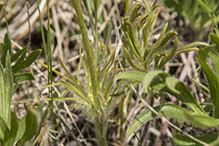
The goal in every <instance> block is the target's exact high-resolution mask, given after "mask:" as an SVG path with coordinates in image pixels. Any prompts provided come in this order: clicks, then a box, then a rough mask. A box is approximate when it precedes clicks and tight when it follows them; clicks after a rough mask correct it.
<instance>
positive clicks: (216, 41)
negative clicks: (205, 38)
mask: <svg viewBox="0 0 219 146" xmlns="http://www.w3.org/2000/svg"><path fill="white" fill-rule="evenodd" d="M210 38H211V41H212V43H214V44H215V45H216V48H217V52H219V37H218V36H217V35H216V34H214V33H210Z"/></svg>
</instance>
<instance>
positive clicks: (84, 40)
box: [72, 0, 99, 106]
mask: <svg viewBox="0 0 219 146" xmlns="http://www.w3.org/2000/svg"><path fill="white" fill-rule="evenodd" d="M72 2H73V5H74V8H75V11H76V13H77V18H78V23H79V26H80V30H81V34H82V43H83V46H84V49H85V52H86V54H87V62H88V68H89V71H90V75H91V84H92V89H93V96H94V100H95V101H94V102H95V105H97V106H98V105H99V99H98V97H97V76H96V71H95V65H94V60H95V58H94V56H93V53H92V48H91V45H90V42H89V39H88V36H87V30H86V26H85V22H84V18H83V15H82V9H81V5H80V1H79V0H73V1H72Z"/></svg>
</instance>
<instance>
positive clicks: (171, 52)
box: [158, 37, 179, 69]
mask: <svg viewBox="0 0 219 146" xmlns="http://www.w3.org/2000/svg"><path fill="white" fill-rule="evenodd" d="M178 44H179V40H178V38H177V37H175V42H174V45H173V49H172V50H171V51H170V52H169V53H168V55H167V56H166V57H165V58H164V59H163V60H162V61H161V63H160V64H159V66H158V69H162V68H163V66H164V65H165V64H166V63H167V61H169V60H170V59H171V58H172V57H173V56H174V55H175V52H176V49H177V47H178Z"/></svg>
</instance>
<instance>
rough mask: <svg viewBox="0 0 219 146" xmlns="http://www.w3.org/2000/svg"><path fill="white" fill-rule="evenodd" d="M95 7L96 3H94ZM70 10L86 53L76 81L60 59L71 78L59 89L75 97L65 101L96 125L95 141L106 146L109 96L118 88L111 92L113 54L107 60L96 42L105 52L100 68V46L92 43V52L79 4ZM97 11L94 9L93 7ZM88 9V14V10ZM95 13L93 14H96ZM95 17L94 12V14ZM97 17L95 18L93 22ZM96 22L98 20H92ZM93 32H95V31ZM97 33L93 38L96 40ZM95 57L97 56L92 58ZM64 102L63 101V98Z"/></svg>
mask: <svg viewBox="0 0 219 146" xmlns="http://www.w3.org/2000/svg"><path fill="white" fill-rule="evenodd" d="M95 5H97V2H95ZM73 6H74V8H75V11H76V13H77V18H78V23H79V26H80V31H81V34H82V44H83V47H84V50H85V53H84V56H82V50H81V48H80V50H79V54H80V61H79V64H78V72H77V78H76V79H75V78H74V77H73V76H72V75H71V74H70V73H69V72H68V70H67V69H66V68H65V66H64V64H63V63H62V61H61V60H60V58H59V62H60V64H61V66H62V68H63V69H64V70H65V71H66V73H67V74H68V75H69V77H70V78H68V77H65V78H66V79H67V80H68V81H69V82H66V81H63V80H61V83H60V84H62V85H65V86H66V87H67V88H68V90H70V91H71V92H73V93H74V97H72V98H68V100H74V101H75V104H74V108H75V109H76V110H79V111H81V112H82V113H83V114H84V115H85V116H86V118H87V119H88V120H89V121H90V122H92V123H95V127H96V135H97V138H98V144H99V145H100V146H106V145H107V142H106V134H107V128H108V119H109V115H110V112H111V111H112V110H113V109H114V107H115V106H114V104H115V101H116V100H118V99H119V98H118V97H115V96H112V94H116V93H117V92H119V91H120V90H122V89H120V88H116V89H115V90H114V89H113V86H112V85H113V83H114V79H115V75H116V73H117V67H116V64H114V62H115V50H114V51H113V53H112V54H111V57H110V58H109V59H108V53H107V48H106V46H105V44H104V43H103V42H102V41H101V40H99V42H100V47H102V49H103V52H104V57H103V58H104V59H103V60H104V63H105V64H104V66H103V67H101V66H100V65H99V57H98V56H99V46H98V44H97V42H96V43H95V47H97V48H98V49H95V52H93V51H92V50H93V48H92V45H91V44H90V42H89V39H88V35H87V33H86V27H85V23H84V18H83V16H82V10H81V6H80V1H79V0H74V1H73ZM95 7H97V6H95ZM87 9H88V10H89V8H88V6H87ZM95 11H96V10H95ZM95 13H96V12H95ZM96 17H97V15H96V14H95V18H96ZM95 20H96V21H97V18H96V19H95ZM95 30H96V29H95ZM96 33H97V31H95V34H94V35H93V36H94V37H95V39H96V40H97V34H96ZM94 54H96V55H94ZM82 65H83V69H84V71H85V80H86V83H85V84H86V85H82V83H81V80H80V74H79V71H80V70H81V68H82ZM63 100H66V99H64V98H63Z"/></svg>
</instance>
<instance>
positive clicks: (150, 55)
mask: <svg viewBox="0 0 219 146" xmlns="http://www.w3.org/2000/svg"><path fill="white" fill-rule="evenodd" d="M158 13H159V5H158V4H157V1H155V2H154V3H153V5H152V6H151V7H150V6H149V4H148V2H147V1H146V0H144V1H143V3H140V2H136V3H135V4H134V5H133V6H132V7H131V8H130V11H129V12H128V15H127V16H126V17H125V18H122V22H121V23H122V29H123V31H124V34H125V37H124V39H123V40H124V50H123V51H124V54H125V58H126V60H127V62H128V63H129V65H130V66H131V67H132V68H133V69H134V70H136V71H139V72H144V73H150V72H151V71H152V75H153V74H155V73H154V72H153V70H161V69H162V68H163V67H164V65H165V64H166V63H167V62H168V61H169V60H171V59H172V58H173V57H174V56H175V55H177V54H180V53H184V52H189V51H194V50H198V48H197V46H198V45H207V44H206V43H203V42H194V43H191V44H188V45H185V46H183V47H178V43H179V40H178V38H177V33H176V32H175V31H173V30H170V31H169V32H166V31H167V27H168V24H167V23H166V24H165V25H164V27H163V29H162V31H161V33H160V36H159V38H158V39H157V40H156V42H155V43H153V44H151V43H150V42H149V41H150V36H151V33H152V31H153V30H154V26H155V22H156V19H157V16H158ZM172 40H174V44H173V45H172V46H171V45H169V42H170V41H172ZM170 46H171V49H170ZM121 76H122V78H126V77H127V78H129V79H130V78H133V79H134V78H140V77H143V76H144V75H143V74H142V75H141V74H140V73H139V74H138V73H136V72H130V73H127V74H126V72H125V73H123V74H122V75H121ZM121 76H120V75H119V76H118V78H120V77H121ZM148 79H149V78H148ZM139 81H140V80H139ZM148 93H152V94H153V95H154V96H156V95H159V96H161V104H162V103H163V101H164V96H163V91H160V92H159V93H158V94H156V93H155V94H154V91H153V90H150V92H148ZM146 95H148V94H143V95H142V96H143V97H146ZM153 100H154V98H151V104H150V106H153ZM145 126H148V124H146V125H145ZM145 129H147V128H146V127H145ZM143 135H144V134H143ZM143 135H142V138H141V143H142V141H144V139H145V138H144V136H143Z"/></svg>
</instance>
